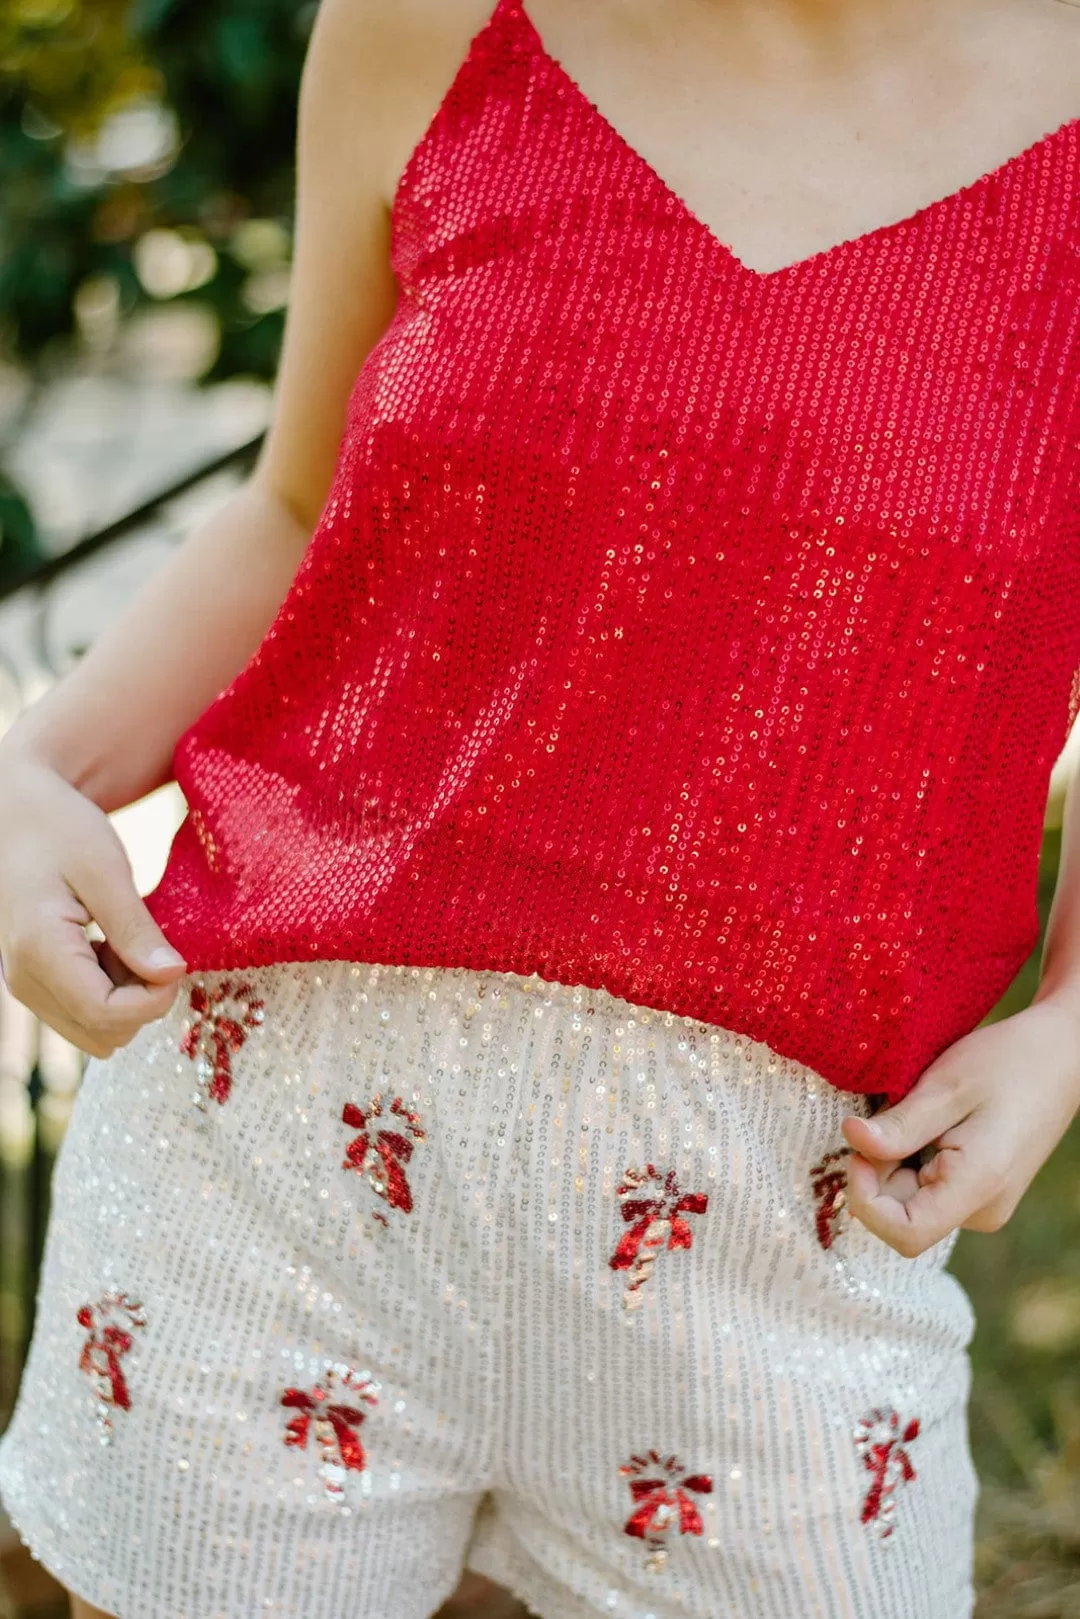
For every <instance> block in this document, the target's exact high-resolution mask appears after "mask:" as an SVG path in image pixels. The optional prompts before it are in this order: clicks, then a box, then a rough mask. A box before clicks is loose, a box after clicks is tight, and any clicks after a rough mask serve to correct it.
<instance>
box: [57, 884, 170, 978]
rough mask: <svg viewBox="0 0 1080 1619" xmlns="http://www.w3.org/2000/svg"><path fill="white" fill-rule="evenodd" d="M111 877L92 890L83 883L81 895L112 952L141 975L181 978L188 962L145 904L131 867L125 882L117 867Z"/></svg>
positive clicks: (94, 886) (130, 968)
mask: <svg viewBox="0 0 1080 1619" xmlns="http://www.w3.org/2000/svg"><path fill="white" fill-rule="evenodd" d="M111 876H112V879H113V880H112V881H97V882H94V883H93V884H92V885H91V890H92V891H91V892H87V891H86V887H87V885H86V884H85V883H84V884H83V885H82V892H81V894H80V898H81V899H82V901H83V903H84V905H85V906H86V908H87V910H88V911H89V912H90V915H91V916H92V917H93V918H94V921H95V922H96V923H97V925H98V927H99V928H100V929H101V931H102V933H103V934H104V935H105V939H106V942H107V943H108V945H109V946H110V948H111V950H112V952H113V954H114V955H116V956H117V957H118V958H119V960H120V961H122V962H123V963H124V965H125V967H127V968H128V969H129V970H130V971H131V972H133V973H137V974H138V976H139V977H140V978H146V979H152V980H153V981H154V982H156V983H166V982H167V981H168V980H170V979H172V978H177V977H179V975H180V974H181V973H182V972H183V971H184V970H185V968H186V966H187V963H186V962H185V961H184V958H183V956H182V955H181V954H180V952H179V951H178V950H174V949H173V947H172V945H171V944H170V943H169V941H168V939H167V938H166V937H165V935H164V933H162V931H161V929H160V928H159V927H158V925H157V923H156V922H155V921H154V918H153V917H152V916H151V915H150V912H149V911H148V910H147V908H146V906H145V905H144V904H143V902H142V900H141V899H140V897H139V895H138V893H137V892H136V889H135V884H134V882H133V881H132V879H131V874H130V870H129V871H128V873H127V881H126V882H120V883H117V882H116V880H115V879H116V876H117V873H116V871H115V869H114V870H113V872H112V873H111Z"/></svg>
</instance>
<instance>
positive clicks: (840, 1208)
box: [810, 1147, 851, 1248]
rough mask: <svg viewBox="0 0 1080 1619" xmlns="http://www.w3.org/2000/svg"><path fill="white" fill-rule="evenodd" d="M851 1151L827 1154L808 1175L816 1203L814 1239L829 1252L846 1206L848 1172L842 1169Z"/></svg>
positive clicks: (844, 1149) (840, 1150)
mask: <svg viewBox="0 0 1080 1619" xmlns="http://www.w3.org/2000/svg"><path fill="white" fill-rule="evenodd" d="M850 1152H851V1148H850V1147H841V1148H840V1149H839V1151H837V1152H827V1153H826V1154H825V1156H824V1157H823V1158H822V1160H821V1162H820V1163H817V1164H815V1165H814V1167H813V1169H812V1170H811V1171H810V1179H811V1184H812V1186H813V1189H814V1198H815V1200H816V1202H817V1237H818V1241H819V1242H820V1244H821V1246H822V1247H823V1248H831V1247H832V1245H833V1243H834V1242H835V1240H836V1238H837V1236H838V1235H839V1233H838V1230H837V1227H838V1225H839V1223H840V1220H841V1217H842V1215H843V1213H844V1210H845V1208H846V1206H847V1171H846V1169H845V1168H843V1167H837V1168H835V1169H833V1168H830V1167H829V1166H830V1165H832V1164H835V1165H837V1166H842V1165H843V1161H844V1159H845V1158H847V1157H848V1156H849V1155H850Z"/></svg>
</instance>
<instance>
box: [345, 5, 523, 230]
mask: <svg viewBox="0 0 1080 1619" xmlns="http://www.w3.org/2000/svg"><path fill="white" fill-rule="evenodd" d="M495 4H496V0H321V4H320V7H319V11H318V14H317V23H316V33H317V34H318V35H319V36H320V39H319V45H318V54H319V56H320V58H321V60H322V63H323V66H322V69H321V73H320V77H321V79H322V80H323V81H326V80H329V79H333V80H334V81H336V83H334V84H333V86H332V88H331V87H330V86H329V85H328V84H326V83H325V82H324V84H323V91H324V92H329V93H331V94H333V95H334V97H335V99H336V100H339V104H344V105H346V106H347V105H348V104H349V103H351V105H352V108H353V120H354V121H355V120H358V121H359V128H360V131H361V132H362V136H363V138H364V139H365V140H366V141H367V142H369V143H370V142H372V141H374V142H376V143H377V145H378V149H379V154H380V158H381V159H382V160H383V162H384V164H385V182H384V193H385V201H386V202H387V203H389V202H390V200H391V198H392V197H393V193H394V187H395V182H396V179H397V176H398V174H399V173H400V172H401V169H402V168H403V167H404V164H405V161H406V159H407V158H408V156H409V153H410V152H411V150H412V148H413V146H414V145H415V144H416V142H417V140H418V139H419V137H420V136H421V135H422V134H423V132H424V130H425V129H426V128H427V126H428V123H429V122H430V119H431V117H432V114H433V113H434V111H435V108H436V107H437V106H438V105H439V103H440V101H441V100H442V99H443V96H444V95H445V93H446V91H447V89H448V88H449V86H450V84H451V83H452V81H453V79H454V76H455V74H456V73H457V71H458V69H459V68H460V66H461V64H462V62H463V61H464V59H465V56H466V54H467V52H468V49H469V45H470V44H471V42H472V40H473V38H474V37H475V36H476V34H478V33H479V32H480V30H481V29H482V28H483V27H484V25H485V23H486V22H487V21H488V20H489V18H490V17H491V15H492V13H493V12H494V10H495Z"/></svg>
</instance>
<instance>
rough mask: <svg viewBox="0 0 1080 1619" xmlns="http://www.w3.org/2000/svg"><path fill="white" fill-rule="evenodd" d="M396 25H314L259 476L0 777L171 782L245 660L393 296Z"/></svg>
mask: <svg viewBox="0 0 1080 1619" xmlns="http://www.w3.org/2000/svg"><path fill="white" fill-rule="evenodd" d="M414 9H415V8H414ZM395 14H396V7H395V5H394V0H323V4H322V6H321V8H320V11H319V13H318V16H317V19H316V23H315V27H314V31H313V34H312V39H311V44H310V48H309V51H308V57H307V61H306V63H305V68H304V75H303V82H302V88H301V95H300V103H299V117H298V135H297V236H296V248H295V255H294V268H293V279H292V288H291V294H290V301H289V311H288V317H287V321H286V331H285V339H284V344H283V349H282V356H281V364H280V367H279V373H278V378H277V384H276V389H275V400H274V412H273V419H272V424H271V427H270V430H269V433H268V435H267V439H266V442H265V445H264V448H263V451H262V454H261V456H260V459H259V462H258V465H257V466H256V468H255V470H254V471H253V473H252V474H251V476H250V478H249V479H248V480H247V481H246V482H245V484H244V485H243V486H242V488H240V489H239V490H238V491H237V492H236V493H235V494H234V495H233V496H232V497H231V498H230V499H229V500H228V501H227V502H225V504H224V505H223V506H222V507H221V508H219V510H218V511H217V512H216V513H215V514H214V515H213V516H212V517H210V518H209V519H208V520H207V521H205V522H203V523H201V524H200V525H199V526H198V527H197V528H195V529H194V530H193V532H192V533H191V534H190V535H189V536H188V537H187V538H186V539H185V540H184V542H183V543H182V544H181V545H180V546H179V547H178V548H177V550H176V552H175V553H174V554H173V555H172V556H171V557H170V558H169V560H168V562H167V563H165V564H164V565H163V567H162V568H161V569H160V570H159V571H158V572H157V573H156V574H155V575H154V576H153V578H151V579H150V580H148V581H147V582H146V584H145V585H144V586H143V587H142V588H141V589H140V590H139V591H138V592H137V593H136V595H135V596H134V597H133V599H132V600H131V601H130V602H129V603H128V605H127V607H126V608H125V610H124V611H123V613H122V614H121V615H120V616H119V617H118V618H117V619H116V620H115V621H114V622H113V623H112V624H111V625H110V626H109V628H108V629H107V630H105V631H104V632H103V633H102V634H101V635H100V636H99V638H98V639H97V640H96V641H95V643H94V645H93V646H92V647H91V648H90V650H89V651H88V652H87V653H86V655H85V657H83V659H82V660H81V661H80V662H79V664H78V665H77V666H76V667H75V668H74V669H73V670H72V671H71V672H70V673H69V674H68V675H67V676H66V677H65V678H64V679H63V680H61V681H60V682H59V683H58V684H57V685H56V686H55V687H53V688H52V689H51V690H50V691H49V692H47V693H46V694H45V695H44V697H42V698H41V699H40V700H39V701H38V702H37V703H35V704H34V705H33V706H32V707H30V708H29V709H27V710H26V711H25V713H24V714H23V715H22V716H21V717H20V719H19V720H18V721H17V722H16V723H15V725H14V726H12V728H11V729H10V730H9V731H8V733H7V734H6V736H5V737H4V739H3V741H2V742H0V763H2V760H3V758H4V757H10V753H11V750H19V751H22V752H32V753H33V754H35V755H36V757H37V758H38V759H39V760H41V761H42V762H43V763H45V764H47V765H48V766H50V767H51V768H52V769H53V770H55V771H56V772H58V773H59V774H60V775H61V776H63V777H64V779H65V780H66V781H68V782H69V783H71V784H72V785H73V786H75V787H77V788H78V789H79V790H80V791H81V792H82V793H83V794H85V795H86V796H87V797H88V798H90V799H92V800H93V802H94V803H96V804H97V805H98V806H99V807H100V808H102V809H103V810H106V811H111V810H114V809H117V808H119V807H120V806H122V805H124V804H127V803H130V802H131V801H133V800H134V799H137V798H140V797H142V796H143V795H144V794H145V793H147V792H149V791H151V790H152V789H153V788H154V787H156V786H158V785H160V784H161V783H162V782H164V781H167V780H169V778H170V774H171V759H172V753H173V749H174V747H175V744H176V741H177V739H178V737H179V736H180V735H181V734H182V733H183V731H184V730H186V729H187V727H188V726H189V725H190V724H191V723H192V722H193V721H194V720H195V719H196V718H197V717H198V716H199V714H201V713H202V711H203V710H204V709H205V708H206V707H207V705H208V704H209V703H210V702H211V701H212V700H213V698H214V697H215V696H216V695H217V694H218V693H219V692H220V691H222V690H223V689H224V688H225V687H226V686H227V685H228V684H229V683H230V681H231V680H232V679H233V677H234V676H235V675H236V674H237V673H238V672H239V671H240V669H242V668H243V667H244V665H245V664H246V663H247V661H248V660H249V658H250V657H251V655H252V654H253V652H254V651H255V650H256V648H257V647H258V645H259V643H260V642H261V640H262V638H263V636H264V635H265V633H266V631H267V629H268V628H269V625H270V623H271V622H272V620H273V618H274V616H275V614H276V611H277V609H278V607H279V606H280V604H281V601H282V599H283V598H284V596H285V593H286V591H287V590H288V587H289V585H290V583H291V581H292V579H293V577H294V575H295V573H296V569H297V567H298V565H299V562H300V559H301V557H302V555H303V552H304V550H305V548H306V546H307V543H308V541H309V539H310V537H311V531H312V529H313V527H314V525H315V523H316V521H317V520H318V516H319V513H320V511H321V508H322V505H323V502H324V500H325V498H326V494H327V491H328V489H329V485H330V480H331V477H332V474H333V469H334V464H335V460H336V455H337V451H338V447H339V444H340V439H341V434H342V431H343V428H344V422H345V410H346V405H347V402H348V397H349V391H350V388H351V386H352V383H353V381H354V379H355V376H356V373H357V371H358V370H359V368H360V366H361V365H362V363H363V360H364V358H365V356H366V354H367V353H368V352H369V350H370V349H371V348H372V346H373V345H374V344H375V342H376V341H377V340H378V338H379V336H380V335H381V333H382V332H383V331H384V330H385V328H386V326H387V324H388V322H389V320H390V318H391V316H392V314H393V310H394V306H395V303H396V298H397V287H396V283H395V281H394V277H393V274H392V271H391V269H390V264H389V218H388V210H387V207H386V193H387V175H388V173H389V172H390V164H391V163H392V162H394V161H396V160H397V157H398V155H399V153H400V151H401V135H400V133H399V124H398V122H397V120H398V118H399V117H400V114H399V113H398V112H397V111H396V103H395V99H394V96H393V90H394V87H395V85H400V84H401V82H402V80H403V78H407V76H408V72H409V62H408V60H407V50H406V46H407V39H406V37H405V36H406V34H407V32H408V30H407V29H405V28H401V29H397V30H396V29H395V22H394V17H395ZM0 783H2V776H0Z"/></svg>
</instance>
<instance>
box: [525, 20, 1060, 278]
mask: <svg viewBox="0 0 1080 1619" xmlns="http://www.w3.org/2000/svg"><path fill="white" fill-rule="evenodd" d="M510 4H511V7H512V9H515V10H516V11H517V14H518V16H519V17H520V19H521V21H522V22H523V23H524V24H525V27H526V29H527V31H528V32H529V34H530V35H531V38H532V45H533V49H534V51H535V53H536V54H537V56H539V57H540V58H541V59H542V60H543V61H544V62H545V63H546V64H547V66H548V67H549V68H550V69H551V71H552V72H554V73H555V74H556V75H557V76H558V78H559V79H560V81H561V82H562V83H563V84H564V85H565V86H566V88H567V89H568V90H570V91H571V93H572V94H573V95H574V96H575V97H576V98H577V99H578V100H579V101H581V102H582V103H583V104H584V105H585V106H586V107H587V108H588V110H589V112H590V113H591V114H592V116H593V118H594V119H595V120H596V121H597V122H598V123H599V124H600V126H601V127H602V128H603V129H604V130H606V132H607V134H608V137H609V139H611V140H612V141H614V142H615V143H616V144H617V145H618V147H619V149H620V150H621V151H622V152H623V153H624V155H625V156H626V157H628V158H629V159H630V161H631V162H632V163H634V164H635V165H636V166H637V167H638V168H639V169H641V170H642V172H643V173H645V174H647V175H648V176H649V177H650V178H651V179H652V181H653V183H654V184H655V185H656V186H657V187H658V189H659V190H660V192H661V194H662V195H663V196H664V197H665V199H667V201H668V205H669V207H672V208H674V209H675V210H676V211H677V212H678V214H679V215H680V216H681V217H682V218H683V219H686V220H689V221H690V223H691V224H692V225H694V227H695V228H696V229H697V230H699V231H701V232H702V234H703V235H704V236H705V238H706V239H707V241H708V242H710V243H711V245H712V247H713V248H714V250H715V251H717V252H719V253H720V254H721V255H722V256H723V258H724V259H725V260H726V261H727V262H728V263H729V264H730V265H731V267H732V268H733V269H734V270H735V271H736V272H737V273H738V274H739V275H742V276H745V277H746V278H747V279H748V280H750V281H752V282H755V283H756V284H757V285H759V286H762V287H764V286H768V285H770V284H772V283H774V282H777V281H780V280H782V279H784V278H786V277H791V276H795V275H798V274H799V273H800V272H801V271H805V270H810V269H811V268H822V267H823V266H825V265H826V264H831V263H832V262H833V261H834V260H837V259H842V258H843V257H844V256H845V255H847V254H849V253H852V252H855V251H856V250H858V249H860V248H863V247H868V246H869V245H870V244H871V243H876V242H880V241H885V240H887V239H888V238H889V237H890V236H893V235H895V234H896V233H897V232H899V231H902V230H904V229H905V228H906V227H908V226H916V225H920V224H926V223H928V222H929V221H930V220H932V219H934V218H936V216H937V215H938V214H939V213H944V212H945V211H946V210H947V209H950V208H955V207H958V206H959V205H960V204H961V203H963V202H965V201H966V200H967V199H968V198H969V197H970V196H971V195H972V194H973V193H974V192H976V191H977V190H978V189H979V188H980V187H981V186H985V185H986V184H987V183H988V182H989V181H991V180H999V179H1003V178H1004V177H1005V176H1006V175H1007V174H1010V173H1011V172H1012V171H1013V170H1014V169H1016V168H1019V167H1020V166H1021V164H1023V163H1024V162H1026V161H1029V160H1030V159H1031V158H1033V157H1034V156H1035V155H1036V154H1037V153H1039V152H1041V151H1043V149H1044V148H1047V147H1049V146H1051V145H1052V144H1054V143H1056V142H1057V141H1058V140H1060V139H1061V137H1062V136H1063V135H1066V134H1067V133H1068V132H1069V131H1071V130H1073V129H1076V130H1077V131H1078V133H1080V113H1078V114H1075V115H1074V116H1073V117H1071V118H1066V119H1065V121H1064V123H1061V124H1059V125H1058V126H1057V128H1056V129H1052V130H1050V131H1048V132H1047V133H1046V134H1045V135H1040V136H1039V137H1038V138H1037V139H1036V140H1033V141H1032V142H1030V144H1029V145H1027V146H1025V147H1024V148H1023V149H1022V150H1021V151H1019V152H1014V153H1013V154H1012V156H1011V157H1007V158H1005V159H1004V161H1003V162H1001V163H998V164H996V165H995V166H994V167H993V168H992V169H987V170H986V171H985V173H983V174H980V175H978V176H977V178H976V179H974V180H970V181H968V182H967V183H966V184H965V185H960V186H957V187H956V189H955V190H954V191H949V192H947V193H946V194H945V195H944V196H942V197H934V198H933V199H932V200H931V201H930V202H925V203H923V204H922V205H921V206H920V207H918V208H914V209H913V210H912V211H911V213H909V214H905V215H904V216H903V217H902V218H900V219H892V220H888V221H887V222H886V223H885V224H883V225H874V226H872V227H871V229H870V230H865V231H860V232H859V233H858V235H856V236H848V237H845V238H844V239H843V240H842V241H839V242H834V243H833V245H832V246H831V247H823V248H819V249H818V251H817V252H815V253H807V254H806V255H805V256H804V257H803V258H801V259H793V260H792V261H791V262H790V263H789V264H781V265H779V266H778V267H777V268H776V269H775V270H755V269H754V268H753V266H752V265H749V264H746V263H745V262H744V261H743V260H742V259H741V258H740V257H739V255H738V253H737V252H736V251H735V249H734V248H733V247H732V246H730V244H729V243H727V242H725V241H723V240H722V239H721V237H720V236H718V235H717V233H716V231H715V230H714V229H713V228H712V226H711V225H707V224H706V223H705V221H704V220H703V219H701V218H699V216H698V215H697V214H696V213H695V212H694V210H693V209H692V208H691V206H690V204H689V203H688V202H687V201H686V199H685V198H684V197H682V196H680V194H679V193H678V192H677V191H676V190H675V189H674V187H673V186H671V185H670V184H669V183H668V181H667V180H665V179H664V177H663V175H661V174H660V173H659V172H658V171H657V170H656V169H655V168H654V167H653V165H652V164H651V163H650V162H649V159H648V158H647V157H646V156H645V154H644V153H643V152H642V151H640V150H639V148H638V147H636V146H634V145H633V143H632V142H631V141H629V140H628V139H627V137H626V136H625V135H624V134H623V133H622V132H621V130H619V129H618V128H617V127H616V125H615V124H613V123H612V122H611V120H610V118H608V117H607V115H606V114H605V113H604V112H602V111H601V110H600V108H599V107H598V106H597V105H596V103H595V102H594V101H593V100H592V99H591V98H590V97H589V96H588V95H587V94H586V93H585V91H584V90H583V89H582V87H581V85H580V84H579V83H578V82H577V80H576V79H575V78H574V76H573V75H572V74H571V73H570V72H569V71H568V69H567V68H565V67H564V66H563V64H562V63H561V62H560V61H559V59H558V57H556V56H553V55H552V53H551V52H550V51H549V50H548V48H547V46H546V45H545V43H544V40H543V36H542V35H541V33H540V30H539V29H538V28H537V26H536V24H535V23H534V22H533V20H532V18H531V17H530V16H529V13H528V11H527V10H526V8H525V5H524V3H523V0H510Z"/></svg>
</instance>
